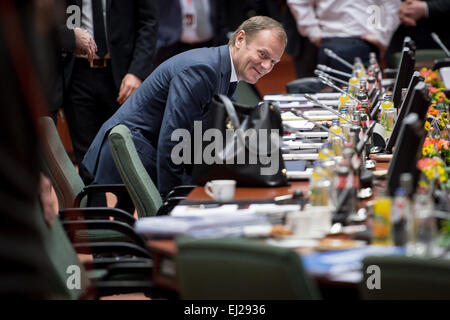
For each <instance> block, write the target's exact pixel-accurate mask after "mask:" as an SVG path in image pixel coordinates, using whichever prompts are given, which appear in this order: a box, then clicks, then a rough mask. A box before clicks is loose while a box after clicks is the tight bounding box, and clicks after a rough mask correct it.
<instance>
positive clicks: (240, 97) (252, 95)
mask: <svg viewBox="0 0 450 320" xmlns="http://www.w3.org/2000/svg"><path fill="white" fill-rule="evenodd" d="M234 97H235V98H236V102H238V103H240V104H247V105H253V106H255V105H257V104H258V103H259V102H260V101H261V100H262V98H261V95H260V93H259V91H258V89H257V88H256V87H255V86H254V85H253V84H250V83H248V82H245V81H239V83H238V84H237V86H236V91H235V92H234Z"/></svg>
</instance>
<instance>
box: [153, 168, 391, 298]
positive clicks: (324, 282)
mask: <svg viewBox="0 0 450 320" xmlns="http://www.w3.org/2000/svg"><path fill="white" fill-rule="evenodd" d="M388 167H389V162H377V165H376V168H375V170H377V171H379V170H386V169H388ZM378 188H380V187H378ZM297 190H301V191H302V192H303V193H304V194H305V195H307V194H308V191H309V181H308V180H301V181H290V185H289V186H285V187H274V188H272V187H269V188H265V187H261V188H246V187H237V188H236V192H235V201H236V203H239V204H243V203H249V204H250V203H257V202H266V201H270V199H273V198H275V197H278V196H282V195H287V194H292V193H293V192H294V191H297ZM376 193H377V188H376V187H374V194H376ZM210 202H211V198H210V197H209V196H208V195H207V194H206V193H205V191H204V187H203V186H198V187H196V188H194V189H193V190H192V191H191V192H190V194H189V195H188V196H187V197H186V199H185V200H183V201H182V202H181V203H180V204H179V205H193V204H200V203H210ZM363 203H366V202H363ZM366 223H367V222H366ZM369 223H370V221H369ZM328 237H332V238H336V239H349V235H347V234H342V233H340V234H339V233H338V234H335V235H329V236H328ZM146 245H147V247H148V249H149V250H150V251H151V252H152V255H153V261H154V265H153V269H152V273H153V281H154V284H155V286H156V287H160V288H163V289H166V290H171V291H174V292H178V289H179V288H178V283H177V280H176V274H175V261H174V258H175V256H176V254H177V247H176V244H175V241H174V240H147V241H146ZM295 250H296V251H297V252H298V253H299V254H300V255H302V254H308V253H311V252H313V251H312V250H313V249H311V248H298V249H295ZM314 278H315V280H316V281H317V283H318V285H319V288H321V290H322V295H323V296H325V297H333V298H335V297H338V298H339V297H341V298H342V297H343V296H345V297H347V298H348V297H350V298H351V297H353V298H355V299H356V298H357V296H358V291H357V286H358V284H359V280H355V279H353V278H352V279H344V280H342V279H340V280H336V279H333V278H330V277H328V276H326V275H325V276H324V275H320V276H318V275H314Z"/></svg>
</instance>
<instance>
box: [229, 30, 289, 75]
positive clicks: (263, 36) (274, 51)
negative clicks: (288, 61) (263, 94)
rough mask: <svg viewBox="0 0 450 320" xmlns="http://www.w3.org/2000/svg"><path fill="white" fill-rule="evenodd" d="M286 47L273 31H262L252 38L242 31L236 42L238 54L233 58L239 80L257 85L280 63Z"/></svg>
mask: <svg viewBox="0 0 450 320" xmlns="http://www.w3.org/2000/svg"><path fill="white" fill-rule="evenodd" d="M284 47H285V45H284V43H283V42H282V41H281V40H280V38H279V37H278V35H277V34H276V32H275V31H273V30H270V29H267V30H262V31H260V32H258V33H257V34H255V35H254V36H253V37H252V38H248V37H247V36H246V34H245V32H244V31H240V32H239V33H238V35H237V37H236V42H235V49H236V50H235V52H236V54H235V55H234V56H233V62H234V66H235V68H236V74H237V77H238V80H244V81H246V82H248V83H256V82H257V81H258V80H259V78H261V77H262V76H264V75H265V74H267V73H269V72H270V71H272V69H273V67H274V65H275V64H276V63H278V62H279V61H280V59H281V56H282V55H283V52H284Z"/></svg>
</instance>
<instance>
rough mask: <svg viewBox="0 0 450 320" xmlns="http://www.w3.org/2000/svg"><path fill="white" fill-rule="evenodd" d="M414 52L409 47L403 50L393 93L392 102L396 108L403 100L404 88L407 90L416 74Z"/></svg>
mask: <svg viewBox="0 0 450 320" xmlns="http://www.w3.org/2000/svg"><path fill="white" fill-rule="evenodd" d="M414 65H415V58H414V51H412V50H411V49H409V48H408V47H404V48H403V50H402V56H401V58H400V65H399V68H398V72H397V76H396V78H395V85H394V90H393V92H392V101H393V102H394V107H396V108H398V107H399V105H400V100H401V98H402V88H406V87H407V86H408V84H409V82H410V80H411V77H412V75H413V73H414Z"/></svg>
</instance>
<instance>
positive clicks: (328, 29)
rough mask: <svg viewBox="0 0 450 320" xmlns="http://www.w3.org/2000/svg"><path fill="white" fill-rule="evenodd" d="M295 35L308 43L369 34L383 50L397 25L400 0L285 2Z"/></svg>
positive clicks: (291, 0)
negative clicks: (294, 28)
mask: <svg viewBox="0 0 450 320" xmlns="http://www.w3.org/2000/svg"><path fill="white" fill-rule="evenodd" d="M287 3H288V5H289V7H290V9H291V12H292V14H293V15H294V17H295V19H296V21H297V28H298V30H299V32H300V33H301V34H302V35H303V36H305V37H308V38H309V39H310V40H311V41H312V42H314V41H315V40H318V39H322V38H329V37H360V36H362V35H372V36H374V37H375V38H376V40H377V41H378V42H379V43H380V44H381V45H383V46H385V47H387V46H388V45H389V42H390V40H391V37H392V35H393V33H394V31H395V30H396V29H397V27H398V25H399V23H400V22H399V19H398V11H399V8H400V0H287Z"/></svg>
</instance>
